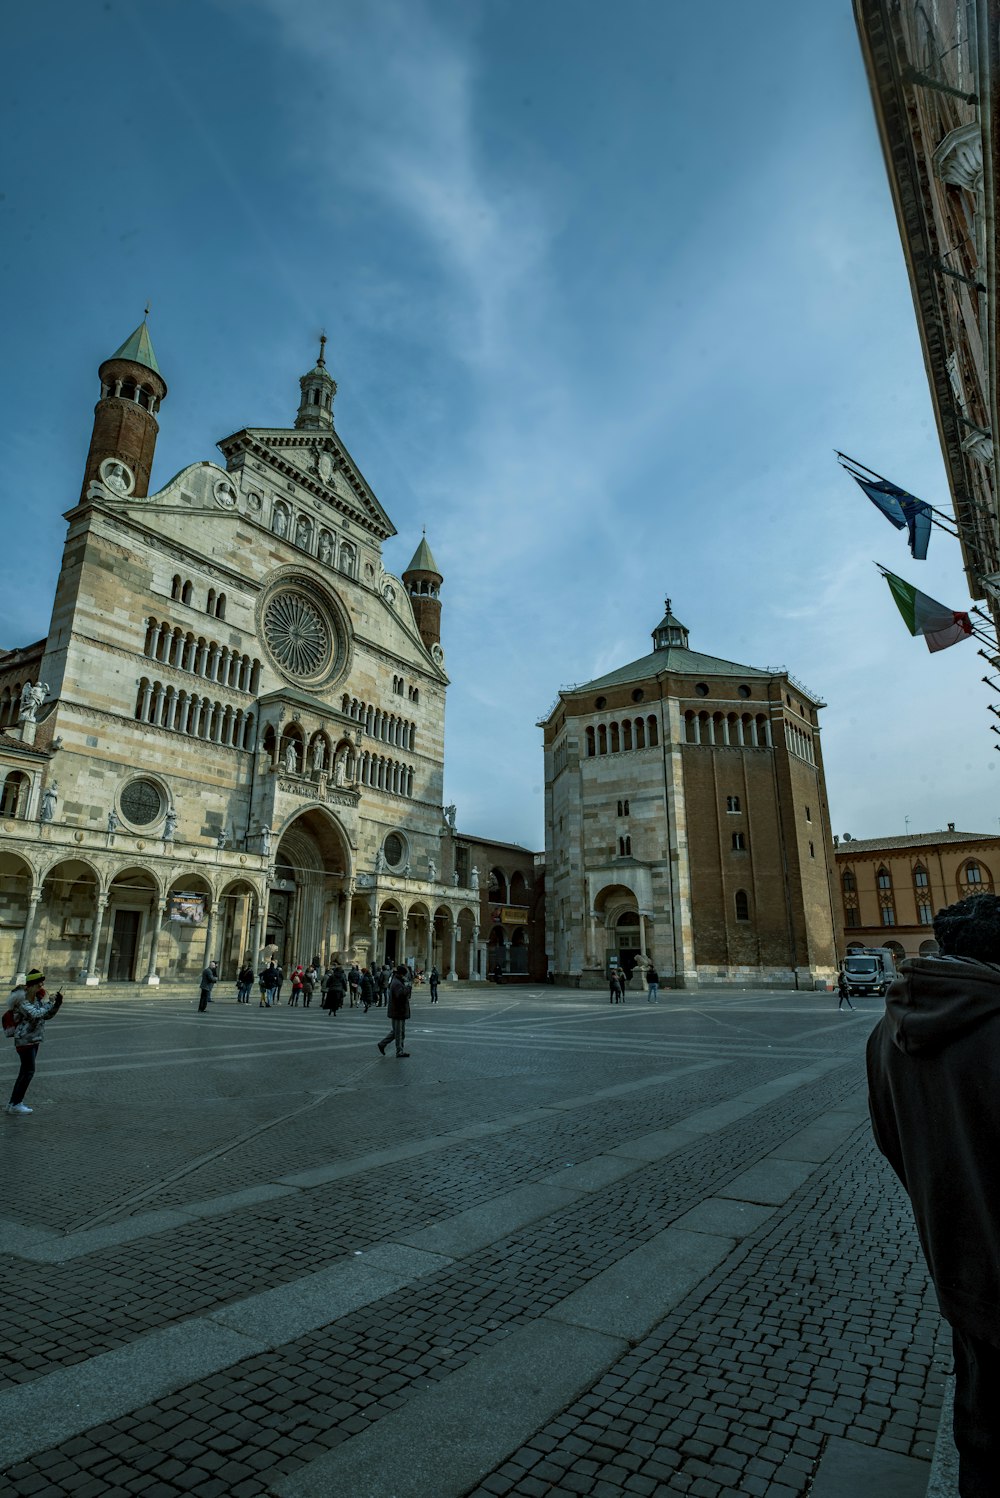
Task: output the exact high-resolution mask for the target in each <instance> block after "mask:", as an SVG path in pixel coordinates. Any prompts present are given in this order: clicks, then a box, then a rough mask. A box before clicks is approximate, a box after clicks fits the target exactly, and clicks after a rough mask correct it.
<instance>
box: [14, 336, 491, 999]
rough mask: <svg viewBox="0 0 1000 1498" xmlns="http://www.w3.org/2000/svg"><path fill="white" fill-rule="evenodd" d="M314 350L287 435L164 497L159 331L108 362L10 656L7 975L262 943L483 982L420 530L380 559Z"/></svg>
mask: <svg viewBox="0 0 1000 1498" xmlns="http://www.w3.org/2000/svg"><path fill="white" fill-rule="evenodd" d="M324 345H325V340H323V343H321V346H320V356H319V359H318V361H317V363H316V365H315V366H314V368H312V369H311V370H310V371H309V372H308V373H307V374H306V375H304V376H303V377H302V379H301V381H300V382H299V383H300V392H299V395H300V398H299V407H298V413H297V415H296V417H295V420H294V424H293V425H292V426H290V427H288V428H279V429H272V428H244V429H243V430H241V431H237V432H234V433H233V434H232V435H231V436H229V437H226V438H225V439H224V440H223V441H222V442H220V444H219V446H220V448H221V450H222V454H223V460H224V466H223V465H219V464H216V463H213V462H195V463H192V464H191V465H190V466H189V467H186V468H184V469H183V470H182V471H181V472H180V473H178V474H177V475H176V476H175V477H174V478H172V479H170V481H169V482H168V483H166V484H165V485H164V486H163V487H162V488H160V489H156V490H153V489H151V474H152V469H153V461H154V455H155V446H156V438H157V433H158V429H159V428H158V419H159V415H160V410H161V406H162V405H163V404H164V402H165V401H166V399H167V384H166V381H165V380H164V378H163V375H162V374H161V372H160V369H159V367H158V364H157V360H156V357H155V355H154V353H153V348H152V344H151V341H150V337H149V332H148V328H147V326H146V324H145V323H143V324H142V325H141V326H140V327H139V328H137V329H136V331H135V332H134V333H133V334H132V335H131V337H130V338H128V339H127V340H126V342H125V343H124V344H123V345H122V346H121V348H119V349H118V350H117V351H116V353H115V354H113V355H112V356H111V357H110V358H109V359H106V360H105V361H104V363H102V364H101V366H100V370H99V378H100V397H99V399H98V402H97V406H96V410H95V416H94V426H93V436H92V440H91V445H90V451H89V453H88V455H87V459H86V463H85V468H84V479H83V488H82V492H81V494H80V498H79V501H78V502H77V503H76V504H75V505H74V506H73V508H71V509H70V510H69V511H68V513H67V514H66V516H65V518H66V522H67V531H66V538H65V545H64V550H63V559H62V568H61V571H60V575H59V580H58V584H57V588H56V596H55V601H54V605H53V609H52V617H51V624H50V627H49V631H48V634H47V635H46V637H45V638H44V639H43V640H39V641H38V642H37V643H35V644H33V645H31V646H28V647H25V648H21V649H17V650H10V651H7V652H5V653H4V654H3V655H0V967H2V968H3V969H4V970H5V971H6V972H8V973H15V972H17V971H19V970H20V971H23V970H24V969H25V967H26V966H27V965H28V963H29V962H30V961H31V960H32V953H36V954H37V957H38V959H39V960H44V961H45V963H46V966H47V967H48V968H49V970H50V971H52V972H53V973H54V974H55V975H56V976H57V977H58V978H65V979H77V980H84V981H86V982H87V983H91V984H94V983H98V982H103V981H105V980H111V981H115V980H119V981H144V980H145V981H148V982H150V983H154V982H157V981H159V980H160V979H161V978H179V977H184V976H185V975H189V974H191V973H193V972H197V971H198V970H200V968H201V966H202V964H203V962H204V961H205V959H206V958H208V957H211V956H217V957H218V958H219V959H220V961H221V965H222V972H223V974H224V975H225V976H228V975H231V974H232V973H233V972H234V971H235V969H236V966H237V965H238V963H239V962H240V961H241V960H243V959H244V957H246V956H249V957H250V959H251V960H254V961H255V960H257V958H258V956H259V955H260V954H261V953H262V952H263V951H264V950H265V949H271V950H273V951H275V952H276V953H277V955H278V957H279V958H280V960H282V961H283V962H285V963H289V962H294V961H304V962H305V961H308V960H310V959H311V958H319V959H320V960H322V961H327V960H329V959H331V958H332V957H333V956H334V955H335V954H337V953H339V954H341V955H344V956H348V955H349V956H353V957H356V958H358V959H359V960H362V961H369V960H373V959H375V958H378V959H380V960H381V959H386V958H387V959H389V960H390V961H392V960H395V961H401V960H407V959H409V960H412V961H413V962H414V964H415V965H416V966H429V965H430V964H431V963H432V962H436V963H437V965H438V967H439V969H440V970H441V971H442V973H445V974H451V975H455V976H468V975H470V974H471V973H473V972H475V973H476V975H477V976H480V975H481V969H482V966H483V963H484V959H482V958H480V956H479V953H480V945H481V944H480V942H479V916H480V897H479V893H478V891H473V890H470V889H467V888H464V887H462V886H461V885H460V884H459V883H458V882H457V879H456V870H455V869H454V867H453V865H454V856H453V846H454V837H453V834H454V817H453V814H452V818H451V822H450V824H449V822H448V820H447V819H446V818H445V815H444V810H443V807H442V792H443V779H444V715H445V692H446V688H447V685H448V678H447V676H446V674H445V665H444V655H443V652H442V649H441V643H440V623H441V596H440V594H441V586H442V582H443V578H442V576H441V574H440V572H439V571H438V568H437V564H436V562H435V561H434V557H433V554H432V552H431V549H430V546H429V545H428V543H427V540H426V538H423V539H422V540H421V541H420V543H419V545H418V547H417V550H416V554H415V556H414V558H413V562H412V564H411V566H410V567H409V568H408V569H407V570H406V571H405V572H403V574H402V575H401V576H393V575H392V574H391V573H389V572H387V571H386V569H385V567H384V566H383V561H382V548H383V544H384V543H385V542H386V541H387V540H388V539H389V538H390V537H392V536H393V535H394V534H395V529H394V527H393V525H392V522H391V521H390V519H389V517H388V515H387V514H386V512H385V510H384V509H383V508H382V506H381V504H380V503H379V501H378V499H377V498H376V496H375V494H374V493H373V492H372V490H371V488H370V486H369V485H368V483H367V482H366V480H365V478H364V476H363V474H362V473H361V470H360V469H359V467H358V465H357V464H356V463H355V461H354V459H353V458H352V457H351V455H350V453H349V452H348V450H347V448H346V446H345V444H344V442H343V440H342V438H341V436H340V434H339V432H338V431H337V430H336V428H335V425H334V413H333V404H334V397H335V395H336V390H337V387H336V383H335V382H334V380H333V378H332V376H331V375H330V373H329V371H328V370H327V368H326V362H325V358H324ZM477 967H478V969H479V971H478V972H477V971H476V970H477Z"/></svg>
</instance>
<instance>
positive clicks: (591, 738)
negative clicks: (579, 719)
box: [587, 728, 597, 759]
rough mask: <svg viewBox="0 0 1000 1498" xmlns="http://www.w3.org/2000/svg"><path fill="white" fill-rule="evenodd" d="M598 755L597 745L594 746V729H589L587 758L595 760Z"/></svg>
mask: <svg viewBox="0 0 1000 1498" xmlns="http://www.w3.org/2000/svg"><path fill="white" fill-rule="evenodd" d="M596 753H597V749H596V747H595V744H594V730H593V729H592V728H588V729H587V758H588V759H593V757H594V755H595V754H596Z"/></svg>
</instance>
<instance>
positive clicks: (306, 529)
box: [295, 515, 313, 551]
mask: <svg viewBox="0 0 1000 1498" xmlns="http://www.w3.org/2000/svg"><path fill="white" fill-rule="evenodd" d="M312 533H313V528H312V525H311V524H310V523H309V521H308V520H307V519H306V517H305V516H304V515H300V516H299V523H298V525H297V526H296V527H295V544H296V546H301V547H302V550H303V551H308V549H309V546H310V543H311V542H312Z"/></svg>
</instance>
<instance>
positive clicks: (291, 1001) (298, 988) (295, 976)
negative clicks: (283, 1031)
mask: <svg viewBox="0 0 1000 1498" xmlns="http://www.w3.org/2000/svg"><path fill="white" fill-rule="evenodd" d="M304 976H305V969H304V968H303V967H302V964H301V963H300V964H299V966H298V967H297V968H295V970H294V971H293V973H292V991H291V993H290V994H289V995H288V1007H289V1009H297V1008H298V1007H299V998H300V997H301V994H302V979H303V977H304Z"/></svg>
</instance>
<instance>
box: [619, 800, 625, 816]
mask: <svg viewBox="0 0 1000 1498" xmlns="http://www.w3.org/2000/svg"><path fill="white" fill-rule="evenodd" d="M618 815H619V816H623V815H624V813H623V812H622V803H621V802H620V801H619V803H618Z"/></svg>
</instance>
